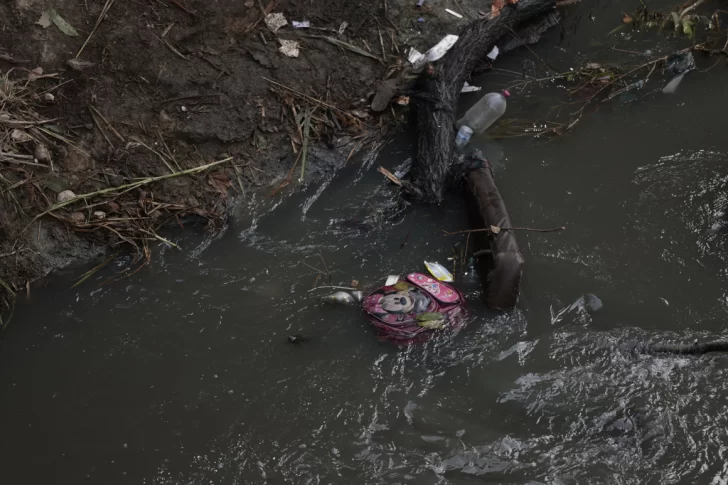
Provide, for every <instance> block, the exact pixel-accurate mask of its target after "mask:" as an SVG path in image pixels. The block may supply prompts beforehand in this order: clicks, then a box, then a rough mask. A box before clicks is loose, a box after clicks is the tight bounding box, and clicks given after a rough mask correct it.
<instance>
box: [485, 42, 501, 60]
mask: <svg viewBox="0 0 728 485" xmlns="http://www.w3.org/2000/svg"><path fill="white" fill-rule="evenodd" d="M498 54H500V51H499V50H498V46H497V45H494V46H493V48H492V49H491V50H490V52H488V54H487V55H486V56H485V57H487V58H488V59H490V60H491V61H495V58H496V57H498Z"/></svg>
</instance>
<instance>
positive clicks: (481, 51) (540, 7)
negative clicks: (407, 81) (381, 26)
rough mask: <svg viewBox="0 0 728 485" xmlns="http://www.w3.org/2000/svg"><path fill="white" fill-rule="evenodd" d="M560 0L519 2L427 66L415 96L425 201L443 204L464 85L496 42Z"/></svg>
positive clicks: (417, 179)
mask: <svg viewBox="0 0 728 485" xmlns="http://www.w3.org/2000/svg"><path fill="white" fill-rule="evenodd" d="M555 5H556V0H520V1H519V2H518V3H517V4H515V5H507V6H506V7H505V8H503V10H502V11H501V13H500V15H499V16H498V17H496V18H495V19H493V20H476V21H475V22H473V23H471V24H470V25H468V26H467V27H465V29H464V30H463V31H462V32H461V34H460V39H458V41H457V43H456V44H455V45H454V46H453V47H452V49H451V50H450V51H449V52H448V53H447V54H446V55H445V57H444V58H443V60H442V61H440V62H439V63H438V64H437V65H436V66H427V67H426V68H425V73H424V74H423V75H422V76H421V79H420V83H419V89H418V95H417V96H416V97H415V98H416V102H415V110H416V111H415V116H416V124H417V131H418V141H417V153H416V160H415V163H414V165H413V167H412V168H413V170H412V183H413V185H414V186H415V187H416V188H417V189H419V191H420V192H421V195H422V198H423V199H424V200H425V201H426V202H434V203H439V202H440V201H441V200H442V194H443V191H444V188H445V183H446V181H447V175H448V171H449V169H450V165H451V163H452V159H453V149H454V142H455V109H456V105H457V101H458V97H459V96H460V90H461V88H462V87H463V83H464V82H465V80H466V79H467V78H468V77H469V76H470V73H471V72H472V70H473V68H474V67H475V65H476V63H477V62H478V61H479V60H482V59H483V58H484V57H485V55H486V54H487V53H488V52H490V50H491V49H492V48H493V46H494V45H495V44H496V42H497V41H498V40H499V39H500V38H502V37H504V36H507V35H510V34H511V33H512V32H513V31H514V29H516V28H517V27H518V26H519V25H520V24H522V23H523V22H525V21H527V20H529V19H532V18H534V17H535V16H537V15H539V14H542V13H545V12H548V11H549V10H552V9H553V8H554V7H555Z"/></svg>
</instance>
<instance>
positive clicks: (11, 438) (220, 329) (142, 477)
mask: <svg viewBox="0 0 728 485" xmlns="http://www.w3.org/2000/svg"><path fill="white" fill-rule="evenodd" d="M602 3H604V2H586V3H585V4H584V5H583V6H581V7H579V9H581V10H578V12H580V13H581V14H583V15H584V16H586V15H587V14H589V13H590V12H591V14H593V15H594V16H595V17H596V19H597V20H596V21H595V22H596V23H599V22H602V24H599V29H600V31H601V29H606V31H608V30H610V29H611V28H612V27H613V24H612V23H610V22H609V21H604V20H602V19H603V18H605V17H607V14H608V13H609V15H611V14H613V13H614V12H616V11H618V10H619V9H629V8H631V7H625V6H624V5H623V4H626V3H625V2H621V3H619V2H618V4H615V5H611V4H610V5H602ZM585 18H586V17H585ZM567 25H571V24H568V22H567ZM595 25H596V24H595ZM590 28H591V26H588V25H587V26H582V25H580V26H577V27H575V28H574V29H572V30H574V32H573V35H574V36H575V38H577V39H579V41H578V42H579V43H580V44H578V45H584V44H583V43H587V44H588V39H591V38H592V34H590V33H589V32H591V31H590V30H589V29H590ZM554 35H557V36H558V33H557V34H554ZM593 37H594V38H597V36H596V35H594V36H593ZM599 38H601V37H599ZM569 39H570V37H567V40H566V41H563V42H562V43H561V44H559V43H558V42H555V43H552V44H549V43H547V42H545V43H543V45H541V46H539V47H538V50H537V52H538V53H539V55H540V56H542V57H548V58H549V61H550V62H553V63H564V65H568V64H567V63H568V62H572V61H574V59H575V58H579V55H577V54H576V53H575V52H574V51H575V50H576V47H575V45H577V44H574V43H575V42H577V41H574V40H569ZM552 40H553V39H552ZM634 42H635V43H638V42H639V40H638V39H637V40H634ZM653 43H654V40H653ZM554 44H557V45H558V47H557V48H554V47H553V45H554ZM559 49H563V51H562V50H559ZM524 56H527V54H525V53H524V54H519V55H514V56H511V57H510V58H509V57H504V58H503V59H502V63H503V66H504V68H506V69H508V68H509V67H511V68H517V67H518V64H519V63H520V62H522V61H523V59H524ZM699 67H701V66H699ZM727 81H728V73H726V72H725V70H724V69H723V70H719V69H717V68H716V69H715V70H712V71H710V72H707V73H701V72H698V73H695V74H694V75H692V76H691V78H689V79H686V81H684V83H683V85H682V86H681V87H680V89H679V90H678V92H677V93H676V94H675V95H673V96H665V95H662V94H660V93H659V90H657V91H658V92H646V93H644V94H643V96H642V98H641V99H640V100H638V101H636V102H633V103H630V104H629V105H624V106H618V107H617V108H615V109H611V110H607V111H598V112H596V113H593V114H590V115H589V116H588V118H587V119H585V120H583V121H582V124H581V125H580V126H579V127H578V128H577V129H576V130H575V131H574V132H573V133H572V134H570V135H569V136H566V137H564V138H563V139H557V140H553V141H551V142H549V143H535V142H533V141H530V140H527V139H509V140H504V141H502V142H500V143H499V144H498V145H496V144H494V143H493V142H487V141H483V140H475V141H474V142H473V143H474V144H476V145H477V144H484V143H485V144H487V148H488V149H489V150H491V157H492V158H498V153H499V152H501V153H502V154H503V155H502V156H500V160H497V167H498V170H497V174H496V175H497V179H498V182H499V185H500V190H501V192H502V193H503V194H504V197H505V199H506V201H507V203H508V205H509V209H510V211H511V215H512V218H513V220H514V223H515V224H517V225H521V226H531V227H553V226H560V225H566V226H567V227H568V229H567V231H564V232H562V233H556V234H548V235H544V234H532V233H523V234H519V241H520V243H521V246H522V248H523V250H524V255H525V258H526V261H527V268H526V275H525V282H524V285H523V291H522V301H521V304H520V305H519V308H518V309H517V310H515V311H513V312H509V313H505V314H495V313H490V312H488V311H487V310H486V309H485V308H484V307H483V305H482V304H481V303H480V300H479V298H480V288H479V286H478V284H477V282H476V281H477V279H476V278H474V277H473V275H470V278H469V279H465V280H464V281H462V282H460V283H459V285H460V286H461V288H462V289H463V290H464V292H465V294H466V295H467V299H468V304H469V307H470V309H471V311H472V318H471V321H470V322H469V325H468V326H467V327H466V328H465V329H463V330H462V331H461V332H460V333H459V334H457V335H443V336H441V337H440V338H438V339H435V340H432V341H430V342H428V343H426V344H423V345H417V346H412V347H409V348H402V349H398V348H395V347H393V346H391V345H388V344H384V343H381V342H378V341H377V340H376V339H375V338H374V336H373V334H372V332H371V330H370V329H369V327H368V324H367V323H366V321H365V320H364V318H363V317H362V315H361V313H360V310H359V309H358V308H356V307H346V306H329V305H325V304H322V303H321V302H320V301H319V299H318V296H319V295H320V294H319V293H316V292H309V291H308V290H309V289H310V288H311V287H312V286H313V284H314V282H315V281H316V278H317V273H318V271H317V270H316V269H315V268H318V267H320V266H321V265H323V264H324V263H323V262H322V261H321V257H320V255H322V256H323V258H324V259H325V264H326V266H327V267H328V268H329V269H330V270H331V278H332V281H333V282H334V284H345V285H348V284H349V282H350V281H351V280H352V279H356V280H358V281H359V282H360V285H361V286H363V287H365V288H373V287H375V286H377V285H380V284H381V283H382V281H383V278H384V277H385V276H386V275H387V274H391V273H401V274H403V273H406V272H409V271H411V270H413V269H420V268H422V261H423V260H425V259H427V260H430V259H431V260H435V261H440V262H445V261H446V260H447V258H448V257H449V256H451V254H452V249H453V244H456V243H460V244H462V243H463V240H464V239H453V238H447V237H444V236H442V234H440V233H439V230H440V229H442V228H447V229H451V230H453V229H460V228H463V227H465V226H466V224H467V221H465V220H464V212H465V211H464V210H463V206H462V202H461V201H460V199H459V198H457V197H453V198H452V199H450V200H448V201H447V202H446V203H445V204H444V205H443V206H441V207H421V206H418V207H414V208H410V209H409V210H408V211H406V212H404V213H402V214H401V215H399V216H398V217H397V218H395V219H394V221H393V222H384V219H383V218H382V217H381V216H380V215H378V214H377V210H378V209H377V208H380V207H382V206H383V203H384V202H385V201H387V200H389V199H390V196H391V193H390V192H389V189H388V188H387V187H386V186H384V185H383V184H382V180H381V177H380V176H379V174H377V173H376V170H375V169H376V166H377V165H379V164H382V165H385V166H387V167H388V168H393V167H394V166H396V165H398V164H399V163H401V162H403V161H404V160H405V159H406V158H407V157H408V155H409V146H408V143H409V141H408V140H403V139H399V140H394V141H392V142H390V143H388V144H387V145H386V146H384V147H383V148H382V150H381V152H380V153H379V154H378V155H377V156H376V158H374V157H372V159H371V160H365V161H364V162H363V163H353V162H352V163H350V165H348V166H347V167H345V168H344V169H343V170H342V171H340V172H338V173H337V174H331V175H330V176H328V177H324V181H323V182H319V183H316V184H313V185H311V186H309V187H307V188H306V189H304V190H302V191H301V192H300V193H298V194H297V195H295V196H292V197H290V198H287V199H284V200H282V201H271V200H269V199H265V198H259V199H257V200H251V201H249V202H248V203H247V204H248V209H250V208H252V209H253V211H252V214H253V215H252V216H247V215H245V216H244V215H242V214H243V213H244V212H246V211H244V210H241V211H240V214H241V215H239V216H236V217H235V218H234V219H233V221H232V222H231V226H230V228H229V229H228V231H227V232H226V233H225V234H224V235H222V236H220V237H216V238H210V239H204V238H203V237H201V236H199V235H194V234H191V233H183V234H177V235H176V236H175V240H176V241H179V242H180V244H181V245H182V246H183V247H185V249H186V251H185V252H176V251H173V250H168V249H164V248H161V247H160V248H158V249H157V251H156V255H155V258H154V261H153V264H152V265H151V267H149V268H147V269H145V270H144V271H142V272H140V273H139V274H138V275H136V276H134V277H132V278H129V279H126V280H122V281H120V282H117V283H113V284H106V285H101V286H99V283H100V282H102V281H103V280H104V279H105V278H106V277H108V276H109V275H110V274H112V273H113V272H114V270H118V269H119V268H120V267H123V265H125V264H127V263H128V262H126V261H118V262H115V263H114V264H115V265H118V267H117V268H106V269H105V270H104V271H103V272H102V273H103V274H98V275H96V276H94V277H93V278H92V279H91V280H89V281H88V282H86V283H84V284H83V285H81V286H80V287H78V288H75V289H72V290H69V287H70V286H71V275H72V274H73V275H76V274H80V273H81V272H82V271H79V272H68V273H66V274H61V275H59V276H57V277H55V278H52V279H50V280H49V281H48V285H47V286H46V287H45V288H41V289H38V290H37V291H34V292H33V294H32V299H31V301H30V302H27V303H22V302H21V304H20V305H19V307H18V309H17V312H16V316H15V318H14V321H13V323H12V325H11V327H10V328H9V331H8V332H7V333H6V334H5V336H4V342H3V346H2V352H0V368H2V370H3V373H2V377H1V378H0V393H1V395H2V399H1V400H0V416H1V417H0V429H2V430H3V440H1V441H0V456H2V457H3V475H4V478H5V479H6V480H7V482H8V483H43V482H46V483H79V482H81V481H89V482H91V483H123V484H127V483H147V484H202V483H231V484H233V483H241V484H242V483H245V484H248V483H251V484H252V483H256V484H257V483H271V484H274V483H302V484H316V483H371V484H375V483H376V484H378V483H392V484H395V483H417V484H445V483H452V484H469V483H484V482H485V483H519V484H537V483H543V484H546V483H548V484H576V483H610V484H612V483H614V484H637V483H639V484H644V483H655V484H657V483H659V484H663V483H685V484H688V483H690V484H692V483H716V484H718V483H726V480H728V465H725V464H726V463H728V460H726V456H725V453H726V447H725V443H726V442H727V437H726V435H725V430H726V429H728V415H727V413H726V409H725V406H724V405H723V396H725V394H726V392H727V391H728V384H726V382H728V380H727V379H726V377H728V376H727V375H726V373H727V372H728V360H727V357H726V356H724V355H720V354H716V355H713V356H704V357H701V358H693V357H674V356H667V357H665V356H663V357H656V356H647V355H634V354H630V353H627V352H621V351H618V350H614V349H613V347H614V346H615V344H617V343H618V342H620V341H622V340H624V339H627V340H633V341H641V342H646V341H661V340H664V339H673V340H677V341H691V340H693V339H696V338H699V339H706V338H710V337H718V338H720V337H726V330H725V328H724V325H723V322H724V319H725V314H726V310H727V308H726V306H727V304H728V297H727V294H726V292H727V290H728V281H727V276H728V275H727V274H726V267H727V266H726V262H727V261H726V249H727V248H726V244H728V243H727V242H726V241H728V239H727V238H728V233H726V231H725V230H724V229H722V227H721V224H720V220H721V216H720V215H719V212H720V211H721V210H723V209H724V208H725V205H726V201H727V200H728V190H726V180H727V178H728V163H727V162H728V141H727V140H726V138H725V137H724V136H723V133H722V131H723V123H722V121H723V120H724V119H725V112H724V109H723V107H724V106H726V102H728V92H727V91H726V90H725V88H724V86H725V85H726V82H727ZM508 82H509V80H508V79H507V78H498V77H497V76H495V75H492V76H488V77H486V78H484V79H483V80H482V84H483V85H484V86H490V87H489V88H486V89H491V90H492V89H495V88H498V87H501V86H503V85H506V84H507V83H508ZM665 82H666V80H665ZM553 89H557V88H548V87H547V88H544V89H543V92H539V93H534V94H532V95H526V94H524V95H523V96H522V98H519V97H518V96H514V97H513V99H512V101H509V103H510V105H509V113H513V115H514V116H521V117H523V116H524V115H525V114H527V113H531V114H534V113H535V114H539V113H545V112H546V111H547V108H548V107H547V106H545V105H541V104H539V103H540V102H539V101H538V100H543V99H548V96H549V93H550V92H551V90H553ZM537 94H538V95H539V97H538V98H536V95H537ZM531 96H533V97H531ZM403 242H406V244H405V246H404V248H401V246H402V243H403ZM304 263H305V264H304ZM311 267H313V268H311ZM586 293H590V294H594V295H597V297H598V298H599V299H600V301H601V302H602V303H603V307H602V308H600V309H598V311H593V309H589V308H588V305H586V306H585V305H584V304H580V303H579V301H581V300H579V301H578V300H577V299H578V298H579V297H580V296H581V295H583V294H586ZM572 303H574V304H573V305H572ZM296 333H300V334H303V335H305V336H306V337H308V341H306V342H303V343H301V344H300V345H291V344H289V343H288V341H287V336H288V335H289V334H296Z"/></svg>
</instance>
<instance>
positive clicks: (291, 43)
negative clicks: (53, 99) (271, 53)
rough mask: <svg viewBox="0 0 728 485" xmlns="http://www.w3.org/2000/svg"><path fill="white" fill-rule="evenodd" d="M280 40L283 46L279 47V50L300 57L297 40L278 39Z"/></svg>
mask: <svg viewBox="0 0 728 485" xmlns="http://www.w3.org/2000/svg"><path fill="white" fill-rule="evenodd" d="M278 41H279V42H280V43H281V47H280V48H279V49H278V52H280V53H281V54H283V55H286V56H288V57H298V54H299V50H298V47H299V44H298V42H296V41H295V40H284V39H278Z"/></svg>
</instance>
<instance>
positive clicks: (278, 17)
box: [265, 13, 288, 33]
mask: <svg viewBox="0 0 728 485" xmlns="http://www.w3.org/2000/svg"><path fill="white" fill-rule="evenodd" d="M265 25H267V26H268V28H269V29H270V31H271V32H273V33H276V32H278V29H280V28H281V27H283V26H285V25H288V20H286V18H285V17H284V16H283V14H282V13H269V14H268V15H267V16H266V17H265Z"/></svg>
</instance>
